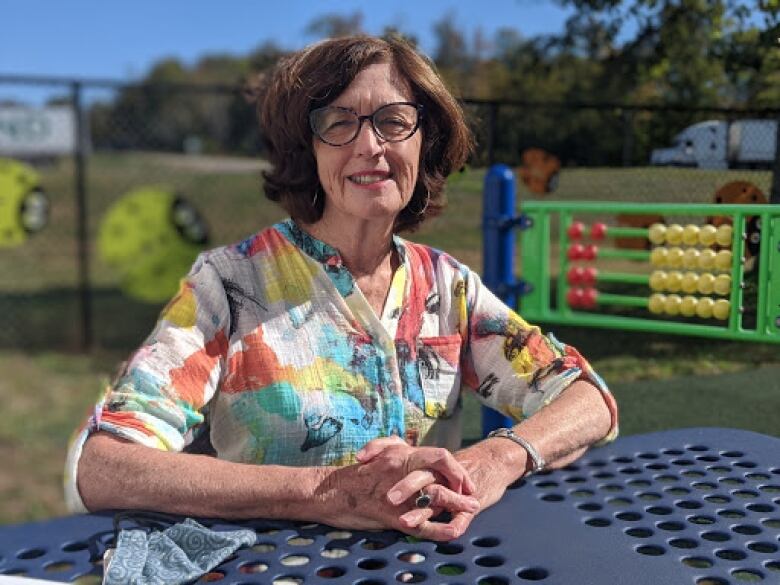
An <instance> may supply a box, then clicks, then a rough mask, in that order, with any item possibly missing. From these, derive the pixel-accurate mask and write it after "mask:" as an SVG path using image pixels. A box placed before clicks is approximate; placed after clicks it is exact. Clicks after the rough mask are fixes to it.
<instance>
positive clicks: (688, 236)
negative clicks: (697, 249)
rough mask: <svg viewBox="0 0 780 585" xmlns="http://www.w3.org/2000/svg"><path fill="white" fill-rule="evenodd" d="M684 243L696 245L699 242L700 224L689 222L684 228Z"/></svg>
mask: <svg viewBox="0 0 780 585" xmlns="http://www.w3.org/2000/svg"><path fill="white" fill-rule="evenodd" d="M682 241H683V244H685V245H686V246H695V245H696V244H697V243H698V242H699V226H697V225H693V224H692V223H689V224H688V225H686V226H685V227H684V228H683V234H682Z"/></svg>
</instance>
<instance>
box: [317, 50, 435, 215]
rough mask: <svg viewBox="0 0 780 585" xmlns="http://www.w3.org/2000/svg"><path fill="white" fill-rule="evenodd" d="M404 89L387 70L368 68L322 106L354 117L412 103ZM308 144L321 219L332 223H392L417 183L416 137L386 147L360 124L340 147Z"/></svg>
mask: <svg viewBox="0 0 780 585" xmlns="http://www.w3.org/2000/svg"><path fill="white" fill-rule="evenodd" d="M413 101H414V98H413V96H412V92H411V89H410V88H409V84H408V83H407V82H406V81H405V80H404V79H402V78H401V77H400V75H399V74H398V73H397V72H396V71H395V69H394V68H393V67H392V66H391V65H389V64H385V63H382V64H376V65H369V66H368V67H366V68H365V69H363V70H362V71H361V72H360V73H358V75H357V76H356V77H355V79H354V80H353V81H352V83H351V84H350V85H349V86H348V87H347V89H345V90H344V92H343V93H342V94H341V95H339V96H338V97H337V98H336V99H335V100H333V102H331V103H330V104H328V105H331V106H338V107H342V108H349V109H351V110H353V111H354V112H355V113H357V114H358V115H360V116H365V115H369V114H372V113H374V112H375V111H376V110H377V109H378V108H380V107H382V106H384V105H385V104H389V103H393V102H413ZM313 140H314V156H315V158H316V159H317V174H318V176H319V179H320V183H321V184H322V187H323V188H324V190H325V214H324V217H327V218H328V219H333V220H341V221H349V220H377V219H384V220H390V221H393V220H394V219H395V217H396V216H397V215H398V213H399V212H400V211H401V210H402V209H403V208H404V207H405V206H406V204H407V203H408V202H409V199H410V198H411V196H412V192H413V191H414V186H415V184H416V182H417V171H418V168H419V164H420V148H421V146H422V131H421V130H417V132H415V133H414V135H412V137H411V138H409V139H408V140H404V141H402V142H386V141H384V140H382V139H381V138H379V137H378V136H377V135H376V134H375V133H374V131H373V128H372V127H371V123H370V121H369V120H365V121H364V122H363V124H362V126H361V128H360V133H359V134H358V136H357V138H355V140H353V141H352V142H350V143H349V144H345V145H344V146H331V145H329V144H325V143H324V142H322V141H321V140H319V139H318V138H317V137H314V138H313Z"/></svg>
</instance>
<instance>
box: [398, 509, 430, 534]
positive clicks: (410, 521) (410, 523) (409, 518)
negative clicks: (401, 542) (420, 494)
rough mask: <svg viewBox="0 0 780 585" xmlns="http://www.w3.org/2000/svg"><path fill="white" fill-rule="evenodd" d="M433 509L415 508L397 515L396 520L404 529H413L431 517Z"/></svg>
mask: <svg viewBox="0 0 780 585" xmlns="http://www.w3.org/2000/svg"><path fill="white" fill-rule="evenodd" d="M433 515H434V510H433V509H432V508H415V509H413V510H409V511H408V512H406V513H405V514H401V515H400V516H399V517H398V521H399V522H400V523H401V526H403V527H404V528H406V529H409V530H411V529H413V528H417V527H418V526H420V525H421V524H422V523H423V522H426V521H428V520H430V519H431V518H433Z"/></svg>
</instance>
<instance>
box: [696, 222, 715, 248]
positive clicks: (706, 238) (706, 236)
mask: <svg viewBox="0 0 780 585" xmlns="http://www.w3.org/2000/svg"><path fill="white" fill-rule="evenodd" d="M717 233H718V228H716V227H715V226H714V225H710V224H707V225H703V226H701V229H699V243H700V244H701V245H702V246H712V244H714V243H715V234H717Z"/></svg>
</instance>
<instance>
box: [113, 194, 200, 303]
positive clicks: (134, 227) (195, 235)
mask: <svg viewBox="0 0 780 585" xmlns="http://www.w3.org/2000/svg"><path fill="white" fill-rule="evenodd" d="M208 243H209V236H208V227H207V226H206V222H205V220H204V219H203V217H202V216H201V215H200V213H198V211H197V209H195V207H194V206H193V205H192V204H191V203H189V202H188V201H187V200H185V199H184V198H183V197H181V196H180V195H178V194H176V193H174V192H173V191H171V190H168V189H166V188H164V187H142V188H139V189H136V190H134V191H131V192H129V193H127V194H125V195H124V196H123V197H122V198H121V199H119V201H117V202H116V203H115V204H114V205H113V206H112V207H111V208H110V209H109V210H108V212H107V213H106V215H105V216H104V217H103V220H102V222H101V224H100V228H99V232H98V251H99V253H100V258H101V260H103V262H105V263H106V264H108V265H109V266H111V267H112V268H114V269H115V270H116V271H117V272H119V274H120V277H121V287H122V290H123V291H124V292H125V294H127V295H128V296H130V297H132V298H134V299H137V300H140V301H144V302H149V303H158V302H163V301H165V300H166V299H169V298H170V297H171V296H172V295H173V294H174V293H175V292H176V290H177V289H178V283H179V280H180V279H181V278H182V277H183V276H184V275H185V274H186V273H187V271H188V270H189V268H190V266H191V265H192V263H193V261H194V260H195V258H196V257H197V255H198V253H199V252H200V251H201V250H203V248H204V247H205V246H206V245H208Z"/></svg>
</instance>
